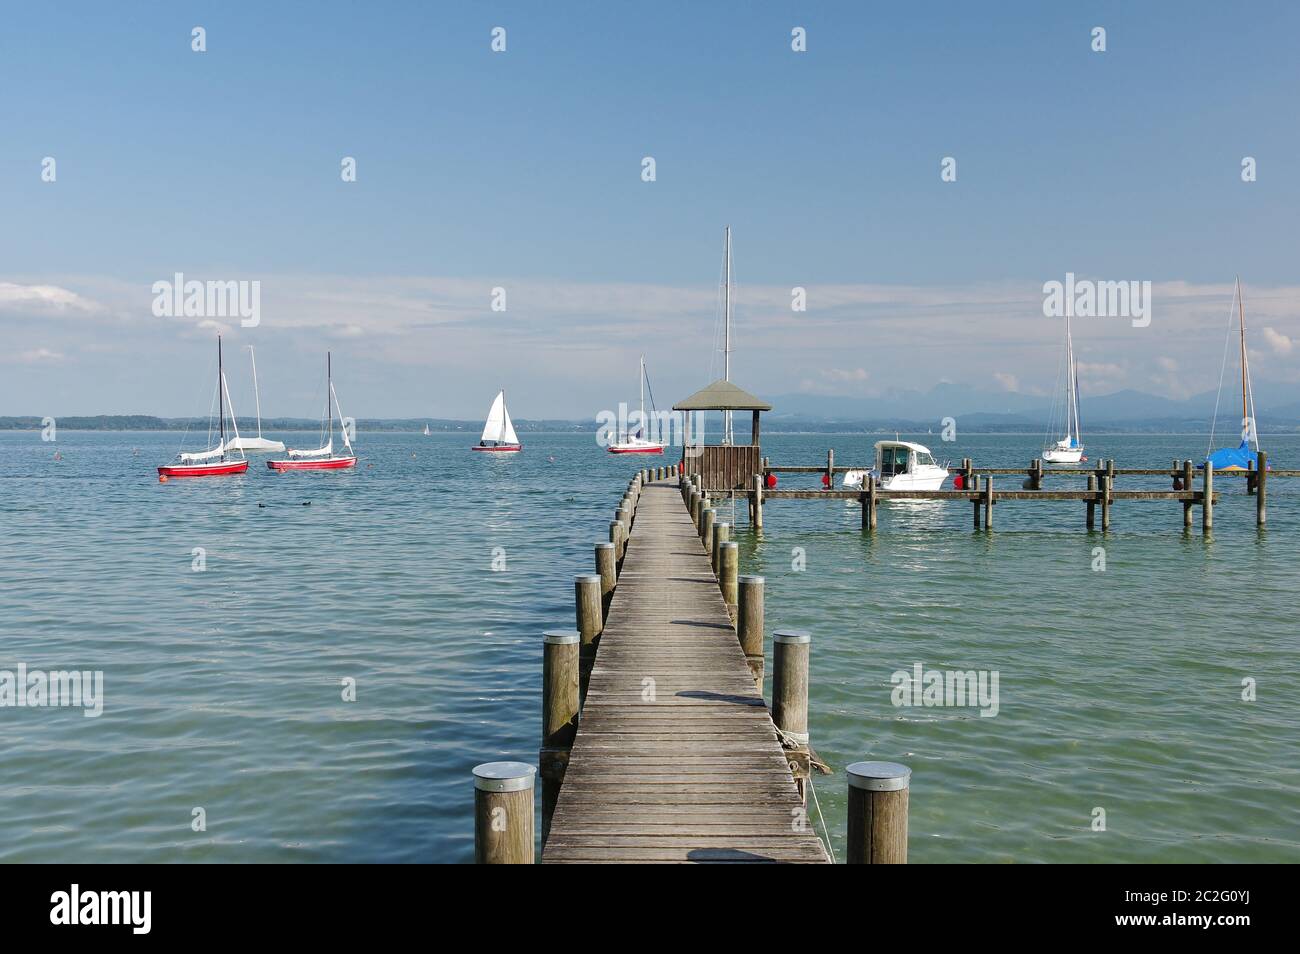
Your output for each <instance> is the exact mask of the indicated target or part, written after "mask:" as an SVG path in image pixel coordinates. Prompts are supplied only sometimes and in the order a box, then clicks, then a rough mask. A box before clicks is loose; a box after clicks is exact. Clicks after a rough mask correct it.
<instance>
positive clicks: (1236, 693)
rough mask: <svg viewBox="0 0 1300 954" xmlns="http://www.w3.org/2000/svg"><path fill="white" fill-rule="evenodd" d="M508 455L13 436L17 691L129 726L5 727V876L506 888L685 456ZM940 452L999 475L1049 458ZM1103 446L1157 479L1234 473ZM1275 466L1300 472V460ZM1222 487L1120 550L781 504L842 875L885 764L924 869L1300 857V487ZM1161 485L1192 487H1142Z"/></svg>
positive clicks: (377, 446) (5, 589)
mask: <svg viewBox="0 0 1300 954" xmlns="http://www.w3.org/2000/svg"><path fill="white" fill-rule="evenodd" d="M475 437H476V434H471V433H468V432H466V433H464V434H438V435H434V436H432V437H424V436H422V435H419V434H365V433H363V434H361V435H360V438H359V440H358V450H359V451H360V453H361V454H362V455H363V461H362V463H361V465H360V466H359V468H358V469H357V470H356V471H355V472H352V473H332V474H327V473H321V474H310V473H306V474H285V475H275V474H272V473H271V472H269V471H267V470H266V469H265V466H264V464H263V463H262V459H260V458H255V459H254V461H253V467H252V468H251V469H250V471H249V473H248V474H247V475H245V476H242V477H233V478H231V477H228V478H214V479H207V480H189V481H186V480H174V481H171V482H169V483H167V484H159V483H158V482H157V480H156V476H155V471H154V467H155V466H156V465H157V464H159V463H162V462H164V461H165V460H166V459H168V458H170V457H171V456H172V455H173V454H174V453H175V451H176V450H177V448H178V443H179V439H180V437H179V435H178V434H171V433H166V434H153V433H129V434H124V433H73V432H68V431H60V432H59V435H58V441H57V443H54V444H50V443H43V442H42V441H41V440H40V437H39V433H36V432H30V433H18V432H10V433H0V464H2V465H3V466H0V540H2V541H3V543H2V544H0V670H4V669H8V670H13V669H15V668H16V667H17V666H18V665H19V664H20V663H22V664H25V665H26V666H27V667H28V668H29V669H33V670H36V669H40V670H47V671H48V670H56V669H84V670H102V671H103V673H104V700H103V713H102V715H100V716H99V717H98V718H86V717H85V715H84V714H83V712H82V711H81V710H79V709H57V708H39V709H34V708H0V751H2V752H3V753H4V768H5V770H4V772H3V773H2V774H0V827H2V828H3V831H4V832H5V837H4V838H3V839H0V861H61V862H71V861H91V862H104V861H120V862H155V861H157V862H162V861H223V862H234V861H295V860H300V861H467V860H469V859H470V858H471V855H472V843H473V828H472V821H471V813H470V807H471V805H472V801H473V791H472V782H471V781H470V769H471V768H472V766H474V765H475V764H477V763H479V762H483V761H489V760H493V759H499V758H510V759H522V760H524V761H529V762H534V761H535V759H536V750H537V745H538V735H539V731H540V729H539V719H540V715H539V710H540V681H541V645H540V633H541V631H542V630H543V629H545V628H548V627H554V626H557V625H559V626H566V627H567V626H571V625H572V621H573V609H572V599H573V596H572V594H573V589H572V577H573V575H574V574H575V573H580V572H591V568H592V550H591V545H592V544H593V543H594V542H596V541H597V540H600V539H604V538H606V534H607V527H608V522H609V520H610V519H611V517H612V514H613V509H614V506H615V504H616V502H617V499H618V497H619V495H620V493H621V491H622V488H623V485H624V483H625V481H626V479H627V478H628V477H629V476H630V475H631V472H632V470H633V469H634V468H635V467H637V466H638V465H639V464H648V463H659V462H665V463H666V462H667V461H668V458H664V459H659V458H640V459H634V460H629V459H620V458H616V457H611V456H610V455H607V454H605V453H603V452H602V451H601V450H600V449H599V448H598V447H597V446H596V445H595V443H594V441H593V440H592V438H591V437H590V436H587V435H571V434H566V435H559V434H526V435H524V440H525V444H526V448H525V451H524V453H523V454H521V455H518V456H513V457H496V456H494V455H481V454H474V453H472V452H471V451H470V450H469V445H470V444H472V443H473V442H474V439H475ZM303 439H304V440H310V437H304V438H303ZM875 439H876V438H875V437H863V436H852V435H779V434H778V435H769V436H767V437H766V438H765V439H764V453H765V454H767V455H768V456H770V457H771V458H772V462H773V463H774V464H817V463H819V462H824V460H825V454H826V449H827V447H828V446H830V447H834V449H835V454H836V460H837V462H839V463H850V462H857V461H865V460H866V459H867V457H868V454H869V452H870V451H869V448H870V444H871V442H872V441H873V440H875ZM919 439H920V440H922V441H923V442H925V443H928V444H930V446H931V447H932V449H933V450H934V451H935V454H936V456H937V457H939V458H940V459H943V458H945V457H947V458H951V459H953V460H959V459H960V458H962V457H965V456H969V457H972V458H974V459H975V460H976V463H977V464H979V465H984V466H1019V465H1024V464H1026V463H1027V462H1028V461H1029V459H1030V458H1031V457H1032V456H1033V454H1034V453H1035V451H1036V448H1037V447H1038V443H1039V442H1038V441H1037V440H1036V439H1035V438H1033V437H1028V436H1014V437H1012V436H976V437H962V438H961V439H960V440H959V441H957V442H956V443H952V444H944V443H942V442H941V441H940V440H939V437H938V436H937V435H935V436H932V437H921V438H919ZM1089 443H1090V446H1089V453H1090V454H1091V455H1092V456H1094V457H1102V456H1105V457H1114V458H1116V459H1117V461H1118V464H1119V466H1121V467H1140V466H1166V465H1167V464H1168V463H1169V462H1170V460H1172V459H1173V458H1175V457H1186V456H1191V457H1199V456H1201V455H1203V453H1204V451H1205V439H1204V437H1197V436H1189V437H1169V436H1160V437H1152V436H1122V437H1121V436H1115V437H1112V436H1099V437H1096V438H1094V439H1092V440H1091V441H1090V442H1089ZM1266 446H1267V447H1268V449H1269V450H1270V452H1271V457H1272V459H1273V462H1274V465H1275V466H1277V467H1296V466H1297V465H1298V464H1300V440H1297V439H1295V438H1285V439H1269V440H1268V441H1266ZM56 451H57V452H58V453H59V454H60V455H61V458H62V459H60V460H56V459H55V457H54V455H55V452H56ZM1049 480H1051V478H1049ZM1018 483H1019V480H1018V479H1017V478H1011V477H1007V478H1000V479H998V480H997V481H996V483H995V486H1016V485H1018ZM1218 483H1219V489H1220V490H1221V491H1223V492H1224V494H1225V497H1224V500H1223V503H1222V504H1221V505H1220V507H1218V508H1217V509H1216V511H1215V532H1214V535H1213V537H1212V539H1209V540H1207V539H1204V538H1203V537H1202V535H1201V533H1200V529H1199V527H1200V515H1199V513H1198V514H1196V518H1197V519H1196V529H1195V530H1194V531H1193V532H1191V533H1184V532H1183V530H1182V521H1181V508H1180V506H1179V505H1178V504H1177V503H1164V502H1160V503H1151V502H1142V503H1121V504H1118V505H1116V506H1115V508H1114V517H1113V521H1114V522H1113V527H1112V530H1111V532H1110V533H1108V534H1106V535H1104V536H1103V535H1102V534H1101V533H1100V532H1092V533H1088V532H1087V531H1085V529H1084V507H1083V505H1082V504H1081V503H1078V504H1076V503H1072V502H1016V501H1011V502H1004V503H1002V504H999V505H998V507H997V511H996V520H995V525H996V529H995V531H994V532H993V533H991V534H988V533H983V532H972V530H971V513H970V507H969V506H968V505H966V504H964V503H963V504H955V503H954V504H936V503H931V502H925V503H891V504H885V505H882V507H881V513H880V520H879V529H878V531H877V533H876V534H875V535H874V536H871V537H866V536H864V535H863V534H862V533H861V532H860V530H859V514H860V511H859V509H858V508H857V507H856V506H855V505H845V504H844V503H843V502H841V501H830V500H828V501H807V500H800V501H770V502H769V503H768V505H767V506H766V507H765V514H764V515H765V524H766V525H765V528H764V530H763V532H762V534H761V538H760V537H757V536H756V535H755V534H754V533H753V532H751V531H750V529H749V528H748V527H747V526H744V525H743V524H744V523H745V518H744V508H743V506H741V507H740V508H739V511H740V513H739V514H738V516H739V518H740V519H739V520H738V521H737V522H738V523H739V524H741V525H742V526H740V527H739V528H738V533H737V534H736V538H737V539H738V540H739V541H740V543H741V567H742V572H757V573H762V574H764V575H765V576H766V577H767V601H768V602H767V623H768V630H769V632H770V631H771V630H772V629H775V628H778V627H781V626H798V627H803V628H807V629H809V630H811V631H812V633H813V651H812V664H811V678H812V688H811V700H810V709H811V732H812V741H813V746H814V747H815V748H816V749H817V750H818V752H819V753H820V755H821V756H822V757H823V759H825V760H826V761H828V762H829V763H830V764H831V765H832V766H833V767H834V768H835V769H836V771H837V774H836V775H834V776H830V777H823V778H818V779H817V782H816V790H817V794H818V801H819V803H820V806H821V809H822V812H823V813H824V815H825V818H826V822H827V824H828V826H829V830H830V833H831V836H832V844H833V845H834V847H835V850H836V852H837V854H838V855H839V856H840V857H841V858H842V857H843V831H844V810H845V804H844V803H845V799H844V778H843V768H844V766H845V765H846V764H847V763H848V762H851V761H854V760H857V759H860V758H864V757H865V758H873V759H888V760H896V761H902V762H905V763H907V764H908V765H910V766H911V767H912V769H913V773H914V774H913V782H912V801H911V848H910V850H911V860H913V861H916V862H946V861H1019V862H1036V861H1037V862H1048V861H1125V862H1136V861H1160V862H1170V861H1235V862H1243V861H1297V860H1300V797H1297V796H1298V795H1300V665H1297V646H1298V643H1300V637H1298V635H1297V623H1296V619H1297V614H1296V611H1295V599H1296V597H1295V594H1296V593H1297V591H1300V568H1298V567H1297V554H1300V548H1298V547H1297V542H1298V541H1300V481H1298V480H1294V479H1277V480H1275V481H1273V482H1272V483H1271V484H1270V492H1269V504H1270V506H1269V527H1268V529H1267V531H1266V532H1264V533H1259V532H1257V531H1256V528H1255V526H1254V498H1250V497H1246V496H1245V494H1244V482H1243V481H1241V480H1229V479H1222V480H1220V481H1219V482H1218ZM816 485H817V477H816V475H811V476H808V477H803V478H797V477H793V476H789V477H783V478H782V480H781V486H782V487H790V486H816ZM1143 485H1146V486H1152V487H1165V486H1167V482H1166V481H1164V480H1161V479H1153V480H1151V481H1146V482H1142V481H1141V480H1139V479H1134V478H1128V479H1124V478H1121V482H1120V486H1121V488H1128V487H1136V486H1143ZM1050 486H1054V484H1053V483H1049V487H1050ZM1097 547H1104V550H1105V553H1104V556H1105V570H1104V571H1098V570H1094V569H1093V567H1094V565H1096V563H1097V559H1098V554H1097V553H1096V551H1095V548H1097ZM196 548H202V551H203V554H202V558H203V561H204V562H205V569H203V570H202V571H201V572H196V571H195V565H196V561H197V560H198V556H196V554H195V549H196ZM494 561H495V563H496V566H497V567H498V568H500V567H501V566H502V561H504V569H499V570H494ZM800 566H802V569H799V567H800ZM769 652H770V644H769ZM916 663H920V664H922V665H923V666H924V667H925V668H926V669H927V670H928V669H931V668H933V669H939V670H955V669H960V670H972V669H973V670H986V671H996V672H997V673H998V678H999V700H998V701H999V707H998V713H997V715H996V716H995V717H991V718H984V717H981V716H980V715H979V710H978V709H976V708H906V707H897V706H895V705H894V704H893V702H892V701H891V689H892V688H893V687H892V685H891V681H890V680H891V675H892V674H893V673H894V672H895V671H897V670H904V669H905V670H910V669H911V668H912V667H913V665H914V664H916ZM769 668H770V666H769ZM349 679H351V680H355V683H356V701H353V702H348V701H344V699H343V698H342V693H343V687H342V683H343V681H344V680H349ZM1243 680H1254V684H1255V685H1256V687H1257V688H1256V692H1257V698H1256V699H1255V701H1243V699H1242V694H1243ZM196 809H202V810H203V817H204V818H205V820H206V830H205V831H199V832H196V831H194V830H193V827H192V821H193V819H194V817H195V810H196ZM1096 809H1103V810H1104V812H1105V824H1106V830H1105V831H1104V832H1102V831H1093V830H1092V827H1093V819H1094V817H1095V815H1096ZM813 818H814V821H816V812H815V811H814V813H813Z"/></svg>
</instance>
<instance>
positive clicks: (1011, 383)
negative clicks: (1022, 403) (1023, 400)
mask: <svg viewBox="0 0 1300 954" xmlns="http://www.w3.org/2000/svg"><path fill="white" fill-rule="evenodd" d="M993 380H995V381H997V382H998V386H999V387H1001V388H1002V390H1004V391H1019V390H1020V379H1019V378H1017V377H1016V376H1015V375H1014V374H1008V373H1007V372H1006V371H994V372H993Z"/></svg>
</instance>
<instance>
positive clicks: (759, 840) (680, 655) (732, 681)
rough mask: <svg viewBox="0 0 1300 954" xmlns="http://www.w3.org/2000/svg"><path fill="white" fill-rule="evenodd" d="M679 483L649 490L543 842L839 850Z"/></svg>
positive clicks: (588, 846) (566, 855) (701, 854)
mask: <svg viewBox="0 0 1300 954" xmlns="http://www.w3.org/2000/svg"><path fill="white" fill-rule="evenodd" d="M804 817H805V816H804V805H803V802H802V800H801V798H800V795H799V791H798V788H797V787H796V784H795V780H794V777H793V776H792V774H791V772H790V768H789V765H788V763H787V760H786V756H785V755H784V753H783V749H782V747H781V745H780V743H779V742H778V740H777V736H776V730H775V727H774V726H773V724H772V719H771V717H770V716H769V714H768V709H767V706H766V704H765V703H764V701H763V697H762V695H761V694H760V693H759V692H758V691H757V690H756V688H755V685H754V678H753V676H751V674H750V670H749V668H748V666H747V665H746V661H745V655H744V653H743V652H742V650H741V647H740V644H739V642H738V641H737V637H736V630H735V629H734V628H733V626H732V624H731V620H730V618H729V616H728V614H727V606H726V604H725V603H724V602H723V599H722V594H721V591H720V590H719V587H718V582H717V579H716V577H715V576H714V573H713V569H712V566H711V565H710V561H709V558H708V557H707V556H706V555H705V552H704V547H703V546H702V544H701V543H700V538H699V535H698V534H697V533H696V529H695V526H694V525H693V523H692V521H691V517H690V515H689V514H688V513H687V511H686V508H685V507H684V506H683V505H682V498H681V494H680V491H679V489H678V485H677V482H676V481H675V480H673V481H655V482H651V483H647V484H645V485H644V486H643V487H642V489H641V493H640V497H639V500H638V501H637V506H636V510H635V515H634V522H633V525H632V532H631V536H630V538H629V540H628V544H627V550H626V555H625V557H624V562H623V566H622V571H621V572H620V573H619V576H618V584H617V588H616V589H615V590H614V594H613V597H612V602H611V603H610V607H609V613H608V615H607V617H606V619H605V623H604V631H603V633H602V634H601V637H600V641H599V648H598V650H597V654H596V660H595V666H594V668H593V669H592V672H591V681H590V685H589V687H588V690H587V695H586V699H585V703H584V706H583V709H582V715H581V718H580V720H579V723H578V732H577V737H576V739H575V740H574V743H573V748H572V752H571V755H570V758H569V764H568V768H567V770H566V772H565V775H564V782H563V784H562V786H561V788H560V792H559V798H558V801H557V803H556V807H555V812H554V815H553V817H552V820H551V827H550V833H549V837H548V839H547V841H546V845H545V847H544V849H543V853H542V861H543V862H544V863H550V864H554V863H563V862H588V863H590V862H637V863H647V862H687V863H689V862H814V863H825V862H826V861H828V859H827V857H826V853H825V850H824V849H823V847H822V844H821V842H820V841H819V840H818V839H817V837H816V835H815V834H814V833H813V830H812V823H811V820H808V821H804Z"/></svg>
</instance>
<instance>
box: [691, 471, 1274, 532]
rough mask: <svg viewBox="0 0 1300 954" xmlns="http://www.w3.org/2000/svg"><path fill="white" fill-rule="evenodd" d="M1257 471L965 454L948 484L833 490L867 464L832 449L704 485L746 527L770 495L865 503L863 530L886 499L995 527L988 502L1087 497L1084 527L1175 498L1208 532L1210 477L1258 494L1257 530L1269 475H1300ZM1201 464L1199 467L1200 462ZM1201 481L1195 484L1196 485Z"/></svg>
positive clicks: (1186, 522)
mask: <svg viewBox="0 0 1300 954" xmlns="http://www.w3.org/2000/svg"><path fill="white" fill-rule="evenodd" d="M1258 459H1259V462H1260V465H1261V468H1262V469H1260V470H1256V469H1254V468H1253V467H1252V469H1250V470H1245V471H1216V470H1214V468H1213V467H1211V466H1209V464H1208V463H1201V464H1199V465H1198V464H1196V463H1195V462H1194V461H1191V460H1181V461H1174V462H1173V466H1172V467H1170V468H1168V469H1165V468H1119V467H1116V466H1115V461H1113V460H1103V461H1098V462H1097V466H1096V467H1095V468H1074V467H1068V468H1067V467H1053V468H1045V467H1043V464H1042V461H1041V460H1033V461H1031V462H1030V464H1029V466H1028V467H1026V468H1023V469H1021V468H1014V467H976V466H974V464H973V463H972V461H971V460H970V458H966V459H964V460H963V461H961V463H960V464H959V465H956V466H954V468H953V478H954V484H959V489H957V488H954V489H952V490H884V489H883V488H882V487H881V486H880V485H879V484H878V483H877V481H876V479H875V478H874V477H873V476H871V475H870V474H869V473H868V476H867V477H866V479H865V481H864V483H863V486H862V488H861V489H848V490H844V489H841V490H835V489H834V479H835V474H837V473H841V474H842V473H844V472H846V471H850V470H856V471H862V472H869V471H870V468H869V467H863V466H852V467H844V466H842V465H837V464H836V463H835V455H834V452H833V451H830V452H827V455H826V464H825V466H821V465H816V466H808V465H788V466H773V465H772V464H771V463H770V462H769V461H768V460H767V459H766V458H763V459H762V465H761V470H760V471H759V472H757V473H755V474H754V475H753V477H752V478H751V480H750V481H749V482H748V483H747V486H745V487H742V488H738V489H737V488H731V487H723V488H710V487H708V486H707V484H706V485H705V487H706V492H711V493H716V494H720V495H721V496H723V497H730V498H733V499H738V500H744V501H746V504H747V507H748V511H749V521H750V524H751V526H753V527H754V528H756V529H761V528H762V526H763V505H764V502H765V501H770V500H782V499H785V500H851V501H856V502H859V503H861V504H862V529H863V530H865V531H868V532H871V531H874V530H875V529H876V523H877V509H878V506H879V504H880V503H881V502H882V501H886V500H963V501H967V502H969V503H970V504H971V509H972V517H973V519H972V523H973V526H974V528H975V529H976V530H979V529H985V530H991V529H992V528H993V508H994V507H995V506H996V505H997V504H998V503H999V502H1002V501H1011V500H1016V501H1023V500H1037V501H1046V500H1063V501H1079V502H1082V503H1084V504H1085V519H1084V526H1085V527H1086V528H1087V529H1088V530H1093V529H1097V527H1096V523H1097V516H1096V515H1097V511H1098V510H1100V512H1101V527H1100V529H1101V530H1103V531H1104V530H1110V529H1111V518H1112V511H1113V509H1114V505H1115V504H1116V503H1129V502H1136V501H1156V502H1158V501H1172V502H1176V503H1180V504H1181V505H1182V526H1183V528H1184V530H1189V529H1191V527H1192V524H1193V519H1192V518H1193V510H1194V509H1195V508H1200V511H1201V529H1202V530H1203V531H1205V532H1206V533H1208V532H1209V531H1210V530H1211V529H1212V528H1213V526H1214V508H1215V506H1216V505H1217V504H1218V503H1219V501H1220V498H1221V496H1222V495H1221V494H1220V493H1219V491H1217V490H1215V489H1214V482H1215V480H1218V479H1222V478H1223V477H1241V478H1243V479H1244V480H1245V481H1246V493H1247V495H1249V496H1253V497H1254V498H1255V523H1256V525H1257V526H1259V527H1260V528H1261V529H1263V527H1264V526H1265V523H1266V522H1267V513H1268V482H1269V481H1270V480H1272V479H1274V478H1277V477H1300V471H1295V470H1274V469H1272V468H1271V467H1269V466H1268V454H1267V452H1265V451H1259V452H1258ZM1198 468H1199V469H1198ZM783 473H784V474H820V475H821V477H822V489H820V490H818V489H814V488H801V489H785V488H777V487H776V486H774V484H775V478H776V475H777V474H783ZM995 475H999V476H1000V475H1005V476H1013V475H1024V477H1025V480H1024V481H1022V483H1021V485H1020V487H1019V488H1016V487H1015V486H1014V484H1013V485H1012V486H1011V487H1010V488H1008V487H1006V486H1005V485H1001V486H999V487H997V488H995V487H994V477H995ZM1048 475H1053V476H1070V477H1078V478H1082V479H1085V480H1086V481H1087V486H1086V489H1071V490H1045V489H1044V488H1043V482H1044V479H1045V478H1046V477H1047V476H1048ZM1121 476H1146V477H1168V478H1170V480H1171V482H1172V485H1173V487H1172V489H1170V490H1156V489H1140V490H1118V489H1116V486H1115V480H1116V478H1117V477H1121ZM1198 483H1199V485H1200V487H1199V489H1198V488H1197V486H1196V485H1197V484H1198Z"/></svg>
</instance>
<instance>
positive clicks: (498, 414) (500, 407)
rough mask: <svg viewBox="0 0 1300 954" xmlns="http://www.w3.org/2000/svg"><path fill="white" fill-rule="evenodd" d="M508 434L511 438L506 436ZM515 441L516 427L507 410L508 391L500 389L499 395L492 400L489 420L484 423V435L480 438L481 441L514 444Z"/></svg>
mask: <svg viewBox="0 0 1300 954" xmlns="http://www.w3.org/2000/svg"><path fill="white" fill-rule="evenodd" d="M507 434H508V435H509V440H507V438H506V435H507ZM515 442H516V441H515V428H514V425H513V424H511V423H510V415H509V414H508V413H507V412H506V392H505V391H498V392H497V396H496V397H495V398H494V399H493V400H492V407H491V408H489V409H488V416H487V421H486V423H484V425H483V436H482V437H480V438H479V443H480V444H501V443H510V444H513V443H515Z"/></svg>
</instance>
